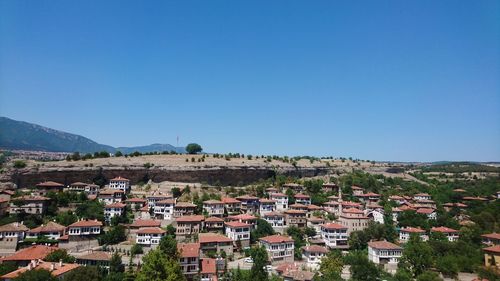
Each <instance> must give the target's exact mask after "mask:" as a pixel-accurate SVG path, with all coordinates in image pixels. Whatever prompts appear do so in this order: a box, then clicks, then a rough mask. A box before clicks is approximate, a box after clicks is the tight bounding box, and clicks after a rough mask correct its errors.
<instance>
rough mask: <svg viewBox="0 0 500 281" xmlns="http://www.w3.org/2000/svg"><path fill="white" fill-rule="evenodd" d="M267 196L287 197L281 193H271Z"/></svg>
mask: <svg viewBox="0 0 500 281" xmlns="http://www.w3.org/2000/svg"><path fill="white" fill-rule="evenodd" d="M269 196H270V197H287V195H286V194H284V193H281V192H275V193H271V194H270V195H269Z"/></svg>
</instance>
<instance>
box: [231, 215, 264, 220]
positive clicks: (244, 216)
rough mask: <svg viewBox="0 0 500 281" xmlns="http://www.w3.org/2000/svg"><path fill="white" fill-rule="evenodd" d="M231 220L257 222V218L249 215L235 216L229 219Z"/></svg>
mask: <svg viewBox="0 0 500 281" xmlns="http://www.w3.org/2000/svg"><path fill="white" fill-rule="evenodd" d="M227 218H228V219H229V220H244V221H247V220H256V219H257V217H255V216H252V215H249V214H240V215H235V216H229V217H227Z"/></svg>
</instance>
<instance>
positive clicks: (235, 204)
mask: <svg viewBox="0 0 500 281" xmlns="http://www.w3.org/2000/svg"><path fill="white" fill-rule="evenodd" d="M221 201H222V202H224V208H225V210H226V213H227V214H228V215H237V214H239V213H241V202H240V201H239V200H237V199H235V198H231V197H223V198H222V199H221Z"/></svg>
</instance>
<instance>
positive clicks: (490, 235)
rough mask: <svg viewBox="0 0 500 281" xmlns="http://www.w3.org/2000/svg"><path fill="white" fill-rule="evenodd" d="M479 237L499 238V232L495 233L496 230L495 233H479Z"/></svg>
mask: <svg viewBox="0 0 500 281" xmlns="http://www.w3.org/2000/svg"><path fill="white" fill-rule="evenodd" d="M481 237H484V238H489V239H498V240H500V233H496V232H495V233H487V234H483V235H481Z"/></svg>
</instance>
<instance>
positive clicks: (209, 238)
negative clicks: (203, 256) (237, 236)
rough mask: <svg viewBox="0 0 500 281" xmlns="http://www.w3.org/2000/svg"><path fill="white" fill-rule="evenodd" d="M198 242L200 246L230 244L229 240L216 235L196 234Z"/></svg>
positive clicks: (230, 240)
mask: <svg viewBox="0 0 500 281" xmlns="http://www.w3.org/2000/svg"><path fill="white" fill-rule="evenodd" d="M198 241H199V242H200V244H205V243H215V242H217V243H221V242H232V241H233V240H232V239H231V238H228V237H226V236H224V235H221V234H217V233H200V234H198Z"/></svg>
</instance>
